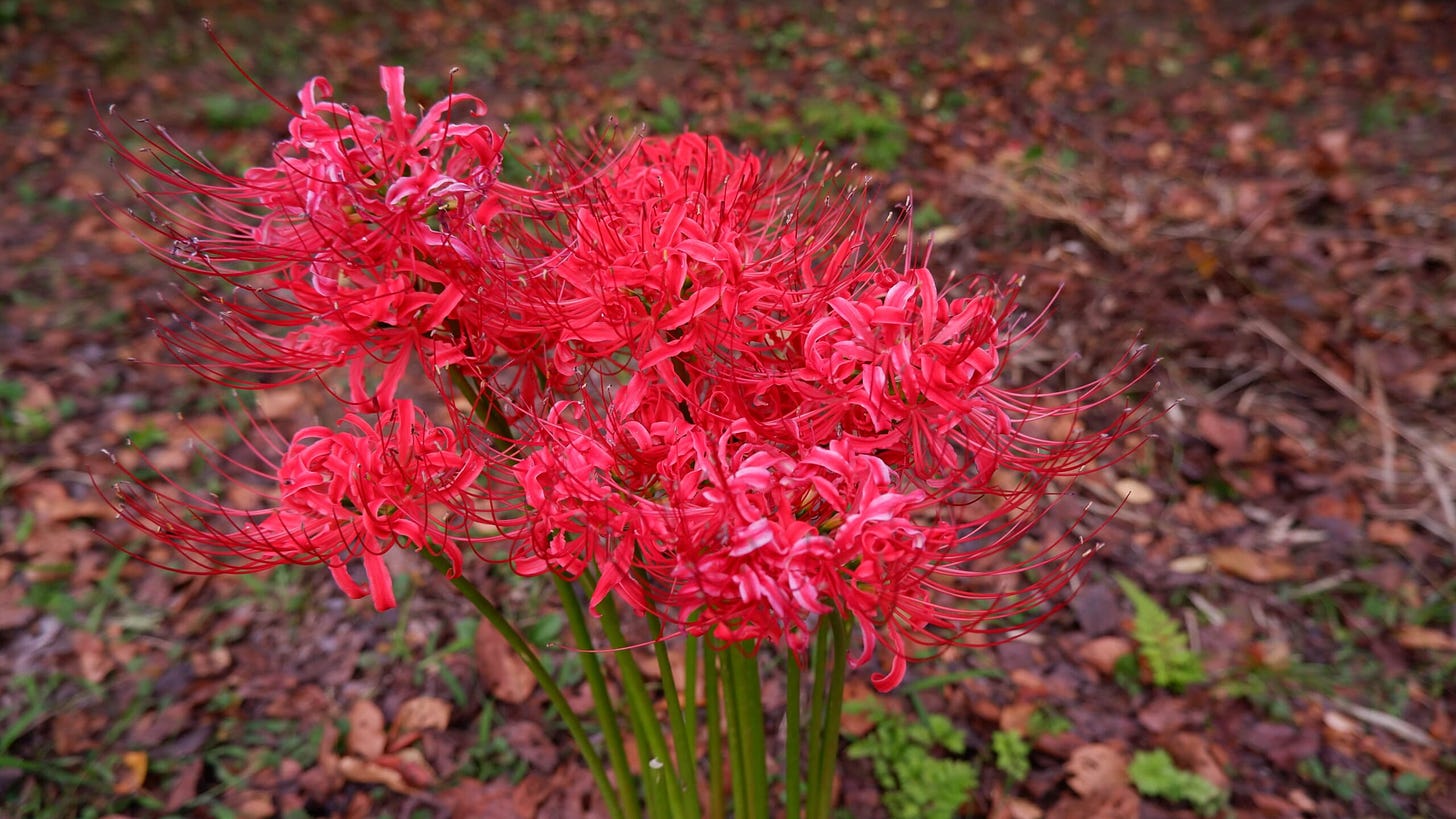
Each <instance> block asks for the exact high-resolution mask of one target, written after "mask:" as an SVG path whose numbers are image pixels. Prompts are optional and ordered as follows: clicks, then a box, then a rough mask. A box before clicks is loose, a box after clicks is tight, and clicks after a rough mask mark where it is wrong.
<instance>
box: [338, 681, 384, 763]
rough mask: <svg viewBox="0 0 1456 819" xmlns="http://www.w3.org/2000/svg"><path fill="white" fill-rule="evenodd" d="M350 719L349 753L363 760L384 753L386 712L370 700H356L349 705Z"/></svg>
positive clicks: (346, 741) (346, 745)
mask: <svg viewBox="0 0 1456 819" xmlns="http://www.w3.org/2000/svg"><path fill="white" fill-rule="evenodd" d="M348 719H349V736H348V738H347V739H345V741H344V747H345V748H346V749H348V751H349V753H351V754H353V755H354V756H357V757H362V758H363V759H373V758H374V757H376V756H379V755H380V754H382V753H384V748H385V738H384V712H383V711H380V710H379V706H377V705H375V704H374V703H372V702H370V701H369V700H364V699H359V700H354V701H353V702H352V703H350V704H349V714H348ZM346 775H347V774H346Z"/></svg>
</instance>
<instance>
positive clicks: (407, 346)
mask: <svg viewBox="0 0 1456 819" xmlns="http://www.w3.org/2000/svg"><path fill="white" fill-rule="evenodd" d="M380 80H381V84H382V85H383V86H384V89H385V92H386V102H387V107H388V111H389V119H381V118H379V117H375V116H370V115H365V114H362V113H360V112H359V111H358V110H356V109H354V108H352V107H350V106H346V105H341V104H338V103H334V102H330V101H328V100H327V97H328V96H329V95H330V93H331V88H330V86H329V84H328V82H327V81H326V80H324V79H323V78H322V77H317V78H314V79H313V80H311V81H310V82H309V83H308V84H307V85H305V86H304V88H303V90H302V91H300V92H299V101H300V109H299V110H298V111H297V112H296V113H294V115H293V119H292V121H291V122H290V123H289V134H290V136H289V138H288V139H286V140H284V141H282V142H280V143H278V144H277V146H275V148H274V152H273V160H272V162H271V164H268V165H264V166H260V167H257V168H253V169H251V170H249V171H247V172H245V173H244V174H243V175H241V176H233V175H230V174H227V173H225V172H223V171H222V170H220V169H219V168H217V167H216V166H214V165H212V164H211V163H209V162H207V161H206V160H204V159H201V158H200V157H197V156H194V155H192V154H189V153H188V152H187V151H185V150H184V149H182V148H181V147H180V146H178V145H177V144H176V143H175V142H174V141H173V140H172V139H171V138H170V136H168V135H167V133H166V131H165V130H163V129H161V128H157V129H156V131H155V136H147V135H145V134H143V132H142V131H141V130H140V129H139V128H137V127H136V126H134V125H128V126H127V127H128V129H129V130H130V131H131V133H132V134H134V135H137V136H141V137H142V138H143V139H144V141H145V148H143V149H142V150H140V151H131V150H129V149H127V148H126V147H125V146H124V145H123V144H122V139H121V137H120V136H119V135H118V134H116V133H114V132H112V131H111V130H108V129H104V128H103V130H102V131H100V132H99V133H100V135H101V136H102V137H103V138H104V139H106V140H107V141H108V142H109V143H110V144H111V145H112V146H113V148H114V149H115V150H116V153H117V155H118V156H119V157H121V158H122V159H123V160H124V161H126V162H127V163H128V164H129V165H130V166H132V167H133V168H135V169H138V170H141V171H143V172H144V173H145V174H147V175H148V176H149V177H150V178H151V179H152V180H153V181H154V182H160V183H161V184H162V186H163V189H162V190H161V191H150V190H147V189H145V188H143V187H142V186H141V185H139V184H135V183H133V184H132V187H133V190H134V192H135V193H136V195H137V197H138V199H139V200H140V201H141V203H142V204H143V205H144V206H145V208H146V210H147V211H149V212H150V217H151V218H150V220H147V219H145V218H144V217H143V216H142V215H137V214H132V219H133V223H134V224H135V225H138V226H140V227H141V228H143V229H144V230H145V231H147V232H148V233H150V234H151V236H152V237H153V238H152V240H151V241H150V242H147V244H148V246H149V247H150V248H151V250H152V252H153V254H154V255H155V256H157V257H158V258H160V259H162V260H163V261H166V262H167V263H168V264H170V265H172V266H173V267H175V268H176V269H178V270H179V271H181V272H183V273H184V274H187V275H188V276H190V277H193V278H195V279H197V280H199V281H200V282H202V283H203V286H202V289H201V292H200V294H199V295H197V296H195V297H192V298H193V300H194V301H195V302H196V304H197V305H199V306H205V307H207V308H209V310H210V312H211V313H212V314H213V317H212V321H211V323H210V324H208V325H206V326H205V327H203V328H198V327H196V326H194V325H188V326H187V327H186V328H185V329H182V330H176V329H173V328H172V327H170V326H168V325H163V326H162V328H161V329H162V333H163V335H164V336H165V337H166V339H167V340H168V342H169V343H170V344H171V346H172V347H173V349H174V350H175V351H176V352H177V354H178V356H179V357H180V358H181V360H182V362H183V363H184V364H185V365H187V366H189V367H192V368H193V369H195V370H197V371H199V372H200V373H202V374H203V375H204V376H206V377H208V378H211V379H212V380H215V381H217V382H219V383H222V384H226V385H229V386H242V387H251V386H255V384H254V383H253V380H252V379H253V378H254V377H255V376H246V377H245V376H241V375H240V372H244V373H252V374H267V375H268V376H269V377H270V378H269V379H268V380H269V381H270V382H271V383H277V377H278V376H284V377H286V378H288V379H291V380H297V379H300V378H305V377H309V376H312V375H314V374H316V373H317V372H318V371H320V370H323V369H327V368H330V367H337V366H347V367H348V368H349V370H350V378H351V387H352V400H354V401H356V402H364V401H366V400H370V399H377V401H378V403H377V404H376V405H375V406H379V405H384V404H388V403H389V401H390V400H391V398H392V396H393V393H394V389H395V387H396V385H397V383H398V381H399V378H400V376H401V375H402V373H403V369H404V367H405V366H406V364H407V363H408V360H409V358H410V354H411V353H416V354H418V355H421V356H423V357H425V358H426V359H427V360H429V362H430V363H431V364H433V365H437V366H445V365H448V364H451V363H455V362H456V361H458V360H459V359H460V357H461V350H460V346H459V343H458V341H455V340H452V339H451V338H450V330H449V327H448V326H447V320H448V319H449V318H450V316H451V314H452V313H453V311H454V310H455V308H456V305H457V304H458V303H459V301H460V299H461V292H462V287H465V286H468V285H469V284H470V282H471V281H473V278H474V275H473V272H472V271H473V270H474V268H475V267H476V266H477V265H478V263H479V256H480V254H481V253H482V252H487V251H486V250H484V249H483V248H485V247H487V246H488V242H485V243H484V244H482V240H479V237H476V239H477V241H475V242H474V243H473V244H471V243H466V242H463V241H461V240H460V233H461V231H462V230H466V229H474V228H475V227H476V226H478V225H480V223H479V222H478V221H477V219H478V218H479V217H480V216H482V215H484V216H485V217H486V218H488V217H489V215H490V214H491V213H493V212H494V211H495V209H497V208H499V207H500V205H499V202H498V201H496V199H495V196H496V191H495V184H496V183H495V180H496V175H497V172H498V170H499V165H500V148H501V143H500V140H499V138H498V137H497V136H496V135H495V134H494V133H493V132H492V131H491V130H490V128H489V127H488V126H486V125H483V124H468V123H460V122H455V121H452V119H451V116H452V114H453V113H454V112H456V111H457V109H459V108H460V107H461V106H462V105H464V106H467V108H466V110H467V111H468V112H469V114H470V116H471V117H473V118H479V117H482V116H484V114H485V105H484V104H483V103H481V102H480V100H478V99H476V98H475V97H472V96H469V95H463V94H452V95H450V96H448V97H446V98H445V99H444V100H442V101H440V102H437V103H435V105H433V106H432V107H431V108H430V109H429V110H428V111H426V112H425V113H424V115H423V116H422V117H421V116H416V115H413V114H409V113H407V112H406V111H405V98H404V72H403V69H400V68H381V69H380ZM280 105H281V104H280ZM207 279H213V280H217V281H218V282H220V283H223V284H226V285H229V286H230V289H232V288H235V289H232V292H231V293H229V294H227V295H224V296H217V295H212V294H211V293H210V292H209V285H207V284H206V283H205V282H206V280H207ZM381 361H382V362H387V366H386V367H385V368H384V370H383V373H382V375H381V377H380V380H379V383H378V384H372V385H371V384H367V383H366V379H365V376H366V373H367V372H368V371H370V370H372V369H374V368H375V365H376V363H378V362H381Z"/></svg>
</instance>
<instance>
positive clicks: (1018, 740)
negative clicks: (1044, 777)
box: [991, 731, 1031, 784]
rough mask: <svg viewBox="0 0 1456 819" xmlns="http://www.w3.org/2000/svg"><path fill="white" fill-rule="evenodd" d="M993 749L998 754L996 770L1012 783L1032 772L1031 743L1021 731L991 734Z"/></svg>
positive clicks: (1018, 781)
mask: <svg viewBox="0 0 1456 819" xmlns="http://www.w3.org/2000/svg"><path fill="white" fill-rule="evenodd" d="M991 751H992V753H994V754H995V755H996V770H998V771H1000V772H1001V773H1003V774H1005V775H1006V780H1007V781H1008V782H1010V783H1012V784H1017V783H1020V782H1021V781H1022V780H1023V779H1025V778H1026V777H1027V776H1029V775H1030V774H1031V743H1030V742H1027V741H1026V737H1024V736H1022V735H1021V732H1020V731H997V732H996V733H994V734H992V735H991Z"/></svg>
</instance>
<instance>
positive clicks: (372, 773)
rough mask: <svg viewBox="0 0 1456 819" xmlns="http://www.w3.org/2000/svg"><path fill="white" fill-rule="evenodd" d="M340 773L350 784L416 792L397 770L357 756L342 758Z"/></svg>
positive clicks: (410, 792)
mask: <svg viewBox="0 0 1456 819" xmlns="http://www.w3.org/2000/svg"><path fill="white" fill-rule="evenodd" d="M339 773H340V774H342V775H343V777H344V778H345V779H347V780H349V781H350V782H358V783H359V784H361V785H383V786H384V787H386V788H389V789H390V790H392V791H394V792H395V793H403V794H412V793H414V792H415V789H414V788H412V787H410V784H409V782H408V781H407V780H406V779H405V776H404V774H403V773H401V772H400V771H399V770H398V769H397V768H392V767H390V766H388V765H381V764H379V763H378V762H370V761H365V760H363V759H360V758H359V757H357V756H346V757H340V758H339Z"/></svg>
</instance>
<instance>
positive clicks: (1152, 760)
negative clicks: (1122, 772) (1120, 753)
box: [1127, 748, 1228, 816]
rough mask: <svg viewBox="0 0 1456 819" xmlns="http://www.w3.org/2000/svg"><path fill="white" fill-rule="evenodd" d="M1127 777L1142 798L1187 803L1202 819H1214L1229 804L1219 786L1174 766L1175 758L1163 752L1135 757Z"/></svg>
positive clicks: (1148, 752)
mask: <svg viewBox="0 0 1456 819" xmlns="http://www.w3.org/2000/svg"><path fill="white" fill-rule="evenodd" d="M1127 775H1128V778H1129V779H1131V780H1132V784H1133V787H1135V788H1137V790H1138V793H1140V794H1142V795H1143V796H1149V797H1153V798H1155V799H1166V800H1168V801H1170V802H1185V803H1187V804H1189V805H1191V806H1192V807H1193V809H1194V810H1195V811H1197V812H1198V815H1199V816H1213V815H1215V814H1216V813H1218V812H1219V810H1220V809H1221V808H1222V807H1223V806H1224V804H1225V803H1226V802H1227V801H1228V794H1226V793H1224V791H1223V790H1222V789H1220V788H1219V787H1218V786H1217V785H1215V784H1213V783H1212V782H1209V781H1208V780H1207V779H1204V778H1203V777H1201V776H1199V775H1198V774H1195V773H1192V772H1190V771H1185V770H1183V769H1181V768H1179V767H1178V766H1177V765H1174V764H1173V757H1171V756H1169V755H1168V752H1167V751H1164V750H1162V749H1161V748H1160V749H1158V750H1156V751H1138V752H1137V753H1135V754H1133V755H1132V762H1131V763H1129V764H1128V766H1127Z"/></svg>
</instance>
